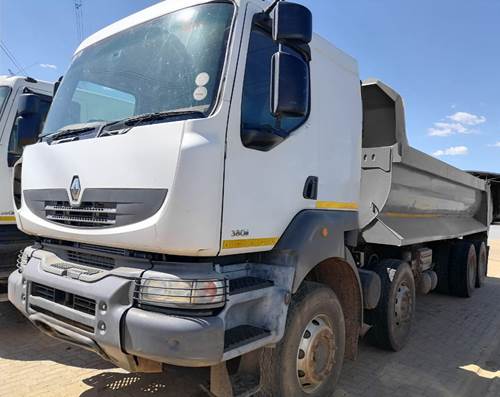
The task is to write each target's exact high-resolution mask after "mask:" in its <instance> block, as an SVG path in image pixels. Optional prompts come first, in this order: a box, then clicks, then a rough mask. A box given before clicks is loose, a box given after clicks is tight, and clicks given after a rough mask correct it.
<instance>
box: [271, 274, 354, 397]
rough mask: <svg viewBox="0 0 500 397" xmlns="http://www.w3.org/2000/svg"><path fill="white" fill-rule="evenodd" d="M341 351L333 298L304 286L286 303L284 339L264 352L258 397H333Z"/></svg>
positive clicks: (339, 316) (341, 328)
mask: <svg viewBox="0 0 500 397" xmlns="http://www.w3.org/2000/svg"><path fill="white" fill-rule="evenodd" d="M344 351H345V322H344V314H343V312H342V307H341V305H340V302H339V300H338V298H337V296H336V295H335V293H334V292H333V290H332V289H330V288H328V287H326V286H324V285H322V284H318V283H313V282H307V281H306V282H304V283H303V285H302V286H301V287H300V288H299V290H298V291H297V293H296V294H295V295H294V296H293V299H292V303H291V304H290V308H289V311H288V318H287V324H286V331H285V336H284V337H283V339H282V341H281V342H280V343H279V344H278V346H276V348H274V349H265V351H264V354H263V358H262V363H261V366H262V370H261V376H262V378H261V382H262V386H263V393H264V395H266V396H272V397H281V396H287V397H306V396H309V397H310V396H312V397H321V396H331V395H333V392H334V391H335V387H336V385H337V382H338V380H339V377H340V372H341V371H342V365H343V362H344Z"/></svg>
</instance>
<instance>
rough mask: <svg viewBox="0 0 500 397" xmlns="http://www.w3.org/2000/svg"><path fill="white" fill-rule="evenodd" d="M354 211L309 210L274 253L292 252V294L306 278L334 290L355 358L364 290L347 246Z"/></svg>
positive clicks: (348, 348) (350, 354)
mask: <svg viewBox="0 0 500 397" xmlns="http://www.w3.org/2000/svg"><path fill="white" fill-rule="evenodd" d="M357 227H358V213H357V212H355V211H323V210H306V211H302V212H300V213H299V214H297V215H296V216H295V218H294V219H293V221H292V222H291V224H290V225H289V226H288V228H287V230H286V231H285V233H284V234H283V236H282V237H281V239H280V241H279V242H278V244H277V246H276V248H275V252H276V251H281V252H288V253H292V257H293V265H294V267H295V275H294V280H293V285H292V293H295V292H297V290H298V289H299V287H300V285H301V284H302V283H303V281H304V280H307V281H316V282H319V283H322V284H325V285H327V286H329V287H330V288H332V289H333V291H334V292H335V293H336V295H337V297H338V298H339V300H340V303H341V305H342V310H343V312H344V317H345V322H346V357H347V358H349V359H355V358H356V356H357V351H358V339H359V335H360V332H361V329H362V325H363V290H362V286H361V280H360V277H359V274H358V271H357V267H356V263H355V262H354V259H353V257H352V255H351V253H350V251H349V249H348V248H346V245H345V244H346V240H347V235H348V233H350V232H352V231H355V230H357Z"/></svg>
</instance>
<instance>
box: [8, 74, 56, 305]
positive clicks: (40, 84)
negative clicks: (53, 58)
mask: <svg viewBox="0 0 500 397" xmlns="http://www.w3.org/2000/svg"><path fill="white" fill-rule="evenodd" d="M27 93H32V95H36V96H38V97H39V98H40V107H39V109H38V111H37V117H38V126H36V128H37V129H38V131H39V132H40V131H41V126H42V123H43V121H44V119H45V117H46V115H47V112H48V109H49V107H50V103H51V101H52V84H51V83H47V82H44V81H37V80H35V79H33V78H31V77H23V76H0V149H1V150H0V164H1V165H0V296H1V295H2V294H3V291H2V288H4V287H5V285H6V283H7V278H8V276H9V274H10V273H12V271H13V270H14V269H15V268H16V260H17V257H18V254H19V251H20V250H21V249H23V248H25V247H26V246H28V245H30V244H31V242H32V241H31V240H30V238H29V237H28V236H26V235H25V234H23V233H21V232H20V231H19V230H18V229H17V226H16V218H15V215H14V208H13V205H12V169H13V166H14V164H15V162H16V161H17V160H19V158H20V157H21V154H22V150H23V143H22V142H21V141H20V140H19V134H18V132H17V127H18V123H19V121H18V118H19V117H22V115H21V114H19V112H18V107H19V106H22V105H21V104H20V101H21V100H22V99H21V98H22V96H23V94H27ZM21 122H22V121H21ZM0 299H1V297H0Z"/></svg>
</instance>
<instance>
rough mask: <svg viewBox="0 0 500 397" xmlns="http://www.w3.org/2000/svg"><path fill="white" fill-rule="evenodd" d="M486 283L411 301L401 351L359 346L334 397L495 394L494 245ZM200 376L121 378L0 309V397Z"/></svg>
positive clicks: (181, 391) (133, 387) (150, 390)
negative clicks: (468, 292) (458, 293)
mask: <svg viewBox="0 0 500 397" xmlns="http://www.w3.org/2000/svg"><path fill="white" fill-rule="evenodd" d="M491 246H492V250H491V255H490V263H489V277H490V278H489V279H488V281H487V283H486V285H485V286H484V287H483V288H481V289H479V290H476V293H475V295H474V297H473V298H472V299H459V298H453V297H449V296H444V295H438V294H431V295H428V296H419V297H418V303H417V314H416V322H415V325H414V332H413V335H412V338H411V340H410V343H409V345H408V346H407V347H406V348H405V349H404V350H403V351H401V352H399V353H388V352H384V351H380V350H377V349H375V348H373V347H370V346H368V345H366V344H365V343H363V342H362V344H361V349H360V354H359V358H358V360H357V361H356V362H346V363H345V365H344V371H343V372H342V378H341V382H340V385H339V388H338V390H337V392H336V393H335V397H376V396H384V397H385V396H405V397H407V396H425V397H438V396H442V397H457V396H463V397H475V396H481V397H494V396H500V333H499V330H500V310H499V305H500V241H498V242H493V243H492V244H491ZM207 376H208V372H207V371H205V370H197V371H195V372H193V371H192V370H189V371H185V370H173V371H171V372H170V373H167V374H163V375H161V376H160V375H141V374H139V375H138V374H129V373H127V372H125V371H123V370H121V369H117V368H114V367H113V366H112V365H111V364H109V363H107V362H104V361H102V360H101V359H99V357H97V356H96V355H94V354H92V353H90V352H87V351H83V350H80V349H79V348H76V347H73V346H69V345H67V344H64V343H62V342H59V341H57V340H54V339H51V338H49V337H46V336H44V335H42V334H40V333H39V332H38V331H37V330H36V329H35V328H33V327H32V326H31V325H30V324H29V323H28V322H27V321H26V320H25V319H24V318H23V317H22V316H21V315H19V314H18V313H17V312H16V311H15V309H13V308H12V306H10V304H8V303H0V396H1V397H4V396H5V397H11V396H15V397H17V396H30V397H39V396H47V397H49V396H50V397H58V396H61V397H62V396H64V397H76V396H81V397H94V396H100V397H110V396H113V397H115V396H117V397H121V396H134V397H146V396H148V397H149V396H164V397H181V396H187V397H193V396H197V397H198V396H203V395H204V394H203V393H201V392H200V388H199V386H198V385H199V383H200V382H203V381H204V380H205V379H206V378H207Z"/></svg>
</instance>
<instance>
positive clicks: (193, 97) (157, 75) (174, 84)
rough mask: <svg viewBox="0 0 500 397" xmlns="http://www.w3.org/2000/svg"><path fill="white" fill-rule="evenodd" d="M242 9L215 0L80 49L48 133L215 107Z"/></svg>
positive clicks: (206, 111) (53, 109)
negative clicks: (234, 21) (234, 23)
mask: <svg viewBox="0 0 500 397" xmlns="http://www.w3.org/2000/svg"><path fill="white" fill-rule="evenodd" d="M233 12H234V6H233V5H232V4H231V3H224V2H220V3H208V4H203V5H198V6H193V7H190V8H186V9H183V10H180V11H176V12H173V13H170V14H167V15H164V16H162V17H160V18H157V19H154V20H152V21H149V22H146V23H143V24H141V25H138V26H135V27H133V28H130V29H128V30H125V31H123V32H120V33H117V34H115V35H113V36H111V37H110V38H108V39H105V40H103V41H101V42H98V43H96V44H94V45H92V46H90V47H88V48H86V49H84V50H83V51H81V52H79V53H78V54H77V55H76V56H75V58H74V60H73V63H72V65H71V67H70V68H69V70H68V72H67V74H66V76H65V77H64V79H63V81H62V82H61V85H60V87H59V89H58V91H57V94H56V96H55V98H54V102H53V104H52V107H51V109H50V112H49V115H48V117H47V121H46V123H45V126H44V129H43V132H42V134H41V135H42V136H47V135H50V134H54V133H56V132H57V131H61V130H65V129H68V128H74V127H70V126H75V125H76V126H77V127H79V128H82V126H84V125H85V124H88V123H96V122H112V121H118V120H122V119H127V118H130V117H134V116H139V115H147V114H151V113H158V112H169V111H172V112H183V114H185V115H186V117H189V115H190V114H191V113H190V112H191V111H192V112H196V113H198V112H201V113H202V114H204V115H205V116H207V115H208V114H209V113H210V111H211V110H212V108H213V106H214V105H215V102H216V99H217V94H218V91H219V81H220V76H221V72H222V67H223V64H224V58H225V55H226V48H227V42H228V39H229V32H230V29H231V21H232V16H233Z"/></svg>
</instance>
